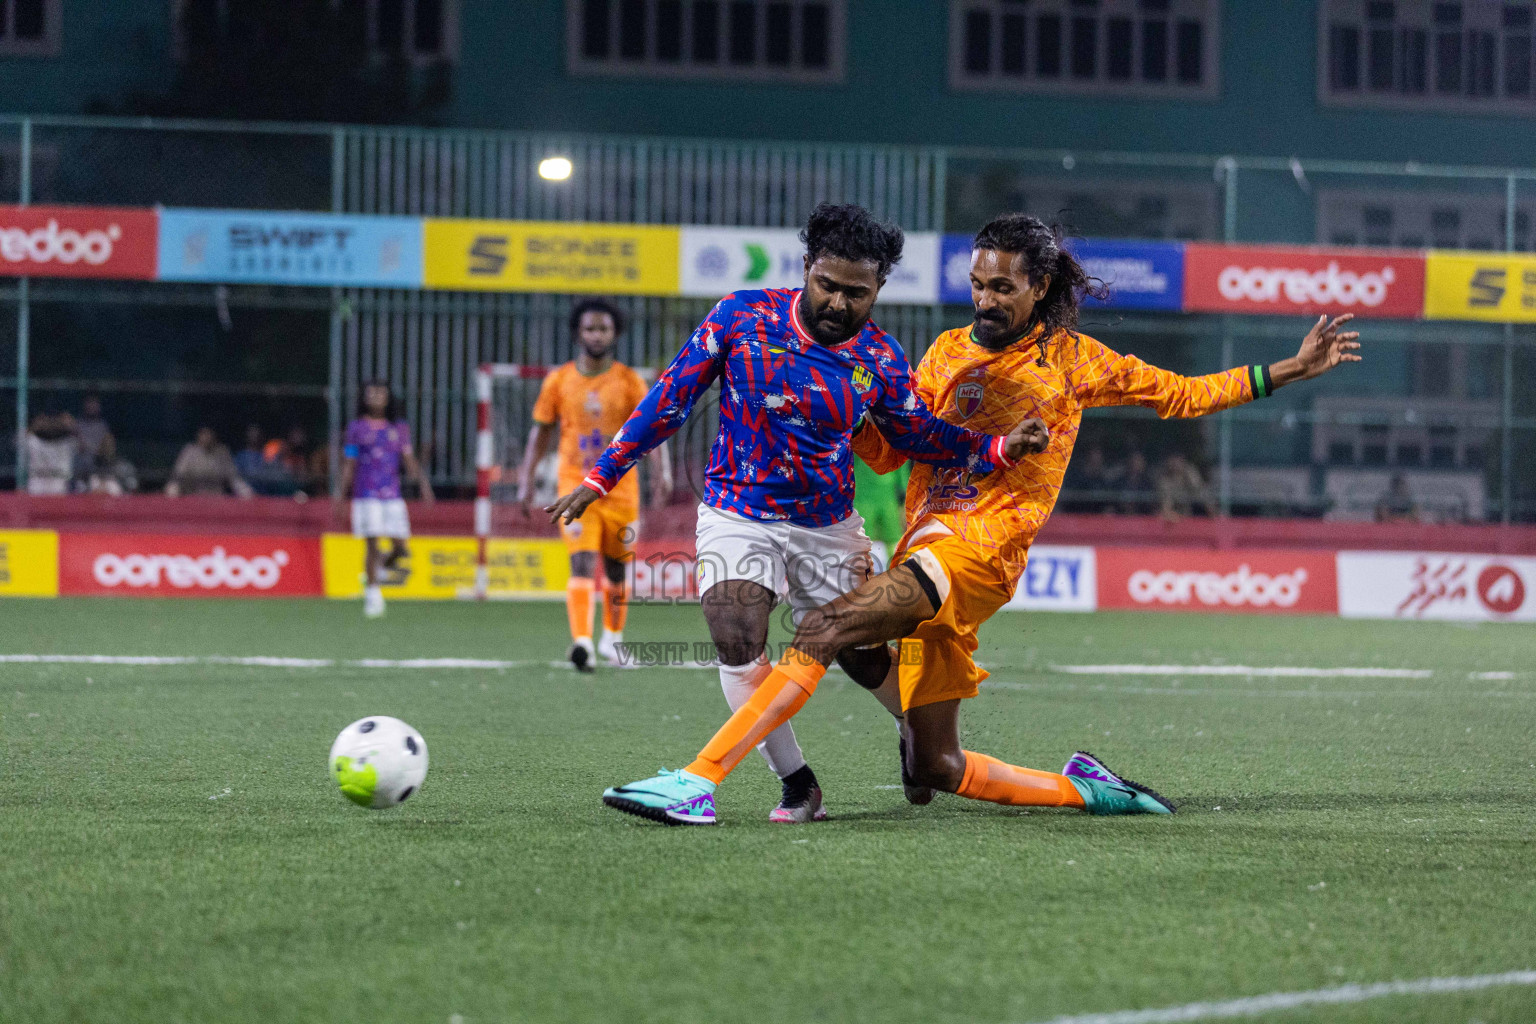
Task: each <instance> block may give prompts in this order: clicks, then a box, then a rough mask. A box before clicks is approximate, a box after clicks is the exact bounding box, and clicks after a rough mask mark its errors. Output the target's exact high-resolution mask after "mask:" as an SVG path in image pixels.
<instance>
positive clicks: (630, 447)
mask: <svg viewBox="0 0 1536 1024" xmlns="http://www.w3.org/2000/svg"><path fill="white" fill-rule="evenodd" d="M799 299H800V291H799V289H794V290H790V289H774V290H772V291H743V292H736V293H735V294H733V295H728V296H726V297H725V298H724V299H721V300H720V302H719V303H718V304H717V305H716V306H715V308H714V309H713V310H712V311H711V312H710V314H709V316H707V317H705V319H704V322H703V323H702V324H700V325H699V328H698V330H696V331H694V332H693V336H692V337H691V338H689V339H688V343H687V344H686V345H684V346H683V350H682V351H681V352H679V353H678V354H677V358H676V359H674V360H672V365H670V366H668V367H667V369H666V370H665V371H664V372H663V373H662V374H661V376H660V377H659V378H657V380H656V383H655V384H654V385H652V387H651V389H650V391H649V392H647V394H646V396H645V398H644V399H643V400H642V401H641V402H640V405H639V407H638V408H636V409H635V411H634V413H633V414H632V415H631V416H630V417H629V419H628V420H626V421H625V423H624V426H623V427H622V428H621V429H620V430H619V432H618V433H617V434H616V435H614V438H613V441H612V443H610V444H609V446H608V448H607V450H606V451H605V452H603V454H602V456H601V457H600V458H599V459H598V460H597V465H596V466H595V467H594V468H593V469H592V471H591V472H590V473H589V474H587V477H586V479H585V480H584V481H583V483H585V484H586V485H587V486H589V487H591V488H592V489H593V490H595V491H597V492H599V493H601V494H606V493H608V491H610V490H612V488H613V485H614V484H615V483H616V482H617V481H618V480H619V478H620V477H622V476H623V475H624V474H625V473H626V472H628V471H629V469H630V468H631V467H633V466H634V465H635V463H637V462H639V461H640V459H642V458H643V457H644V456H645V455H646V453H647V452H649V451H651V449H653V448H655V447H656V446H657V445H659V444H661V443H662V442H663V441H665V440H666V439H667V438H669V437H671V436H672V435H673V434H675V433H677V431H678V429H679V428H681V427H682V425H683V422H684V421H685V420H687V419H688V414H689V413H690V412H692V411H693V406H694V403H695V402H697V401H698V399H699V396H700V395H702V394H703V393H704V392H705V391H706V390H708V389H709V386H710V384H712V383H714V381H715V380H716V379H717V378H718V379H719V380H720V432H719V434H718V435H717V436H716V437H715V443H714V447H712V448H711V449H710V453H709V465H708V466H706V467H705V470H704V480H705V486H704V503H705V504H706V505H710V506H713V507H714V508H718V509H723V510H724V511H727V512H734V513H736V514H737V515H740V516H745V517H747V518H749V519H759V520H770V521H777V520H785V521H788V522H791V523H795V524H796V525H799V526H829V525H831V524H833V523H837V522H841V521H842V520H844V519H846V518H847V517H848V513H849V512H850V511H852V509H853V451H852V446H851V438H852V434H853V428H854V427H855V425H857V424H858V422H859V420H860V419H861V418H862V417H863V416H864V415H865V414H866V413H868V414H869V416H870V417H871V418H872V419H873V420H874V421H875V423H876V425H877V426H879V428H880V432H881V433H882V434H883V435H885V437H886V438H887V439H889V441H890V443H891V445H892V446H893V447H895V448H897V449H899V450H900V451H901V452H902V453H903V454H905V455H906V456H907V457H908V458H910V459H912V460H914V461H917V462H927V463H931V464H933V465H935V466H944V467H957V468H961V469H967V470H970V471H971V472H973V473H990V472H992V470H993V469H996V468H998V467H1000V466H1003V465H1007V464H1009V463H1008V460H1007V457H1006V456H1005V455H1004V454H1003V445H1002V441H1003V439H1002V438H1000V437H996V436H993V435H989V434H980V433H977V432H975V431H973V430H967V429H965V428H963V427H957V426H954V425H953V424H949V423H945V422H944V421H943V420H939V419H935V418H934V416H933V414H932V413H930V412H929V411H928V407H927V406H925V405H924V404H923V403H922V401H921V400H920V399H919V398H918V397H917V396H916V395H915V394H914V393H913V391H912V381H911V374H912V370H911V366H910V365H909V364H908V363H907V357H906V354H905V353H903V352H902V350H901V347H900V346H899V345H897V344H896V341H895V339H893V338H892V337H891V336H890V335H888V334H886V333H885V332H884V331H882V330H881V329H880V328H878V327H876V326H875V325H874V324H873V323H866V324H865V325H864V328H863V329H862V330H861V331H860V332H859V333H858V334H857V335H855V336H854V337H852V338H850V339H848V340H847V341H846V342H844V343H843V344H841V345H837V346H828V345H822V344H819V343H818V342H816V341H815V340H814V339H812V337H811V335H810V333H809V332H808V331H807V330H806V329H805V328H804V326H802V324H801V322H800V317H799V310H798V305H799Z"/></svg>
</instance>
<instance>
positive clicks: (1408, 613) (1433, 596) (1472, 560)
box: [1338, 551, 1536, 622]
mask: <svg viewBox="0 0 1536 1024" xmlns="http://www.w3.org/2000/svg"><path fill="white" fill-rule="evenodd" d="M1338 566H1339V614H1340V615H1342V616H1344V617H1345V618H1348V619H1454V620H1462V621H1468V620H1473V621H1476V620H1491V621H1520V622H1532V621H1536V558H1506V557H1504V556H1502V555H1466V554H1436V553H1432V552H1423V551H1418V552H1396V551H1340V552H1339V554H1338Z"/></svg>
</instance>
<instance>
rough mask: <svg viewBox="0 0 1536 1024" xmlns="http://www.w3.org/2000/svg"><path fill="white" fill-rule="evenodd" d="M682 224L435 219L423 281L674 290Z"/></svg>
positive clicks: (498, 287)
mask: <svg viewBox="0 0 1536 1024" xmlns="http://www.w3.org/2000/svg"><path fill="white" fill-rule="evenodd" d="M679 234H680V229H678V228H675V227H657V226H654V225H647V224H576V223H560V222H554V221H549V222H545V221H517V220H432V219H429V220H427V221H425V222H424V224H423V236H422V240H423V249H424V254H425V261H424V262H425V274H424V283H425V284H426V286H427V287H428V288H464V289H473V290H476V291H517V292H567V293H569V292H578V293H586V292H603V293H608V294H615V295H676V294H678V273H677V271H678V240H679Z"/></svg>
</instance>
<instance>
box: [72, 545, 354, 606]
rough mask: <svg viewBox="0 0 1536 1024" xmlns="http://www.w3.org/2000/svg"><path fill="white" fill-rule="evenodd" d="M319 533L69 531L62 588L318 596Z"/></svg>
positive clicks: (123, 593)
mask: <svg viewBox="0 0 1536 1024" xmlns="http://www.w3.org/2000/svg"><path fill="white" fill-rule="evenodd" d="M322 583H323V575H322V573H321V565H320V543H319V541H318V540H315V539H313V538H301V537H260V536H238V535H231V536H215V535H199V534H151V533H137V534H126V533H124V534H118V533H65V534H61V535H60V536H59V593H61V594H67V595H74V594H86V595H116V596H120V597H318V596H320V594H322V593H323V592H324V590H323V587H322Z"/></svg>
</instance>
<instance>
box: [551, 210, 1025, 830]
mask: <svg viewBox="0 0 1536 1024" xmlns="http://www.w3.org/2000/svg"><path fill="white" fill-rule="evenodd" d="M800 237H801V240H802V241H803V242H805V244H806V254H805V286H804V288H800V289H774V290H769V291H743V292H737V293H735V294H733V295H728V296H726V297H725V298H724V299H722V300H721V301H720V302H719V303H718V304H717V305H716V306H715V308H714V310H713V311H711V312H710V314H709V316H708V317H706V318H705V320H704V322H703V323H702V324H700V325H699V328H698V330H696V331H695V332H694V333H693V336H692V337H691V338H690V339H689V340H688V343H687V344H686V345H684V346H683V350H682V351H681V352H679V353H678V355H677V358H676V359H674V360H673V361H672V364H671V365H670V366H669V367H667V369H666V371H665V372H663V373H662V375H661V377H660V378H658V380H657V381H656V384H655V385H654V386H653V387H652V388H651V390H650V391H649V392H648V393H647V394H646V396H645V398H644V399H643V400H642V401H641V403H640V405H639V407H638V408H637V409H636V410H635V412H634V414H633V415H632V416H630V418H629V420H628V421H627V422H626V423H625V424H624V426H623V428H622V429H621V430H620V431H619V432H618V434H617V435H615V437H614V439H613V442H612V443H611V444H610V445H609V446H608V448H607V450H606V451H605V452H604V453H603V455H602V456H601V457H600V458H599V459H598V461H597V464H596V466H595V467H594V468H593V470H592V471H591V472H590V473H589V474H588V475H587V478H586V479H585V480H584V481H583V483H582V486H580V487H577V488H576V489H575V490H573V491H572V492H571V493H569V494H567V495H565V496H564V497H562V498H561V499H560V500H559V501H557V502H556V503H555V504H554V505H551V506H550V507H549V509H548V511H549V512H551V513H552V514H553V516H554V518H555V519H557V520H558V519H561V518H564V519H565V520H566V521H567V522H569V521H571V520H573V519H576V518H578V517H579V516H580V515H581V514H582V512H583V511H584V510H585V509H586V507H587V506H588V505H590V504H591V503H592V502H593V501H595V500H596V499H597V498H598V497H599V496H601V495H603V494H606V493H607V492H608V491H610V490H611V489H612V488H613V486H614V484H615V483H616V482H617V481H618V480H619V478H620V477H621V476H623V475H624V473H626V472H627V471H628V470H629V469H631V468H632V467H633V466H634V465H635V463H637V462H638V461H639V460H640V459H641V458H642V457H644V455H645V454H646V453H647V452H648V451H650V450H651V449H653V448H655V447H656V446H657V445H659V444H661V443H662V442H663V441H665V440H666V439H667V438H668V437H670V436H671V435H672V434H674V433H676V432H677V430H678V429H679V428H680V427H681V426H682V425H683V422H684V421H685V420H687V418H688V414H689V412H690V411H691V410H692V409H693V406H694V403H695V402H697V401H698V399H699V396H700V395H702V394H703V393H704V392H705V391H706V390H707V389H708V388H709V386H710V385H711V384H713V383H714V382H715V381H716V380H717V379H718V380H719V381H720V432H719V434H718V435H717V436H716V438H715V443H714V447H713V448H712V449H711V451H710V457H709V464H708V466H707V468H706V469H705V488H704V497H703V501H702V502H701V503H700V505H699V521H698V533H697V558H698V578H699V579H698V583H699V594H700V595H701V596H700V604H701V606H702V608H703V611H704V619H705V621H706V622H707V623H708V625H709V632H710V637H711V638H712V639H713V640H714V643H715V649H716V652H717V654H718V656H719V658H720V663H721V668H720V683H721V687H722V688H723V689H724V690H725V695H726V699H727V701H728V702H729V703H730V705H731V709H732V710H733V711H734V710H736V709H737V708H739V707H741V706H742V705H743V704H745V703H746V702H747V701H748V700H749V699H750V698H751V696H752V694H753V692H754V691H755V690H756V689H757V687H758V685H759V684H760V683H761V682H762V681H763V679H764V678H766V677H767V675H768V673H769V671H770V669H771V666H770V665H769V663H768V661H767V659H766V658H765V657H764V646H765V644H766V642H767V638H768V625H769V615H770V612H771V611H772V609H773V607H774V606H775V605H776V604H777V603H778V602H779V601H780V600H784V599H786V598H787V600H788V603H789V605H790V607H791V609H792V611H793V614H794V618H795V620H796V621H797V622H798V621H799V618H800V616H801V615H803V614H804V613H806V612H808V611H810V610H812V609H814V608H817V607H819V606H820V605H821V604H823V603H825V602H826V601H828V600H831V599H833V598H835V597H838V596H841V595H842V594H844V593H846V592H848V591H849V590H852V589H853V588H854V587H856V586H858V585H859V584H860V583H862V582H864V580H865V579H866V578H868V576H869V575H870V555H869V552H870V543H869V538H868V537H866V536H865V535H864V529H863V520H862V519H860V518H859V515H858V513H857V512H855V511H853V505H852V499H853V468H852V459H853V455H852V448H851V438H852V434H853V430H854V427H855V426H856V425H857V424H858V423H859V421H860V420H861V419H862V418H863V417H864V416H865V415H868V416H869V417H870V418H871V419H873V420H874V422H875V423H876V424H877V425H878V426H879V428H880V431H881V433H882V434H884V435H885V436H886V437H887V438H888V439H889V440H890V443H891V444H892V446H893V447H895V448H898V449H900V450H901V451H902V452H903V453H904V454H905V455H906V456H907V457H908V458H909V459H912V460H914V461H917V462H928V463H933V464H935V465H940V466H947V467H958V468H961V469H965V470H968V471H970V472H972V473H977V474H982V473H989V472H991V471H992V470H993V469H995V468H998V467H1002V466H1008V465H1012V464H1013V462H1014V461H1015V460H1016V459H1018V458H1020V457H1021V456H1022V455H1023V454H1024V453H1025V452H1026V451H1027V450H1029V444H1030V442H1029V439H1028V438H1027V437H1026V435H1025V433H1024V432H1023V431H1022V429H1021V430H1015V431H1014V432H1013V433H1011V434H1009V435H1008V436H1007V437H1006V438H1004V437H999V436H994V435H986V434H978V433H976V432H974V431H971V430H966V429H964V428H962V427H956V426H953V425H951V424H948V423H945V422H943V421H942V420H938V419H935V418H934V416H933V415H932V414H931V413H930V412H929V410H928V408H927V407H926V406H925V405H924V404H923V403H922V402H921V401H920V400H919V399H918V398H917V396H916V395H915V394H914V393H913V391H912V385H911V379H910V377H911V368H910V366H909V365H908V363H907V358H906V355H905V354H904V353H903V352H902V349H901V346H900V345H898V344H897V343H896V341H895V339H893V338H891V337H890V335H888V334H886V333H885V332H884V331H882V330H880V328H879V327H877V326H875V325H874V324H873V323H871V322H870V320H869V316H870V312H871V310H872V308H873V307H874V303H875V299H876V298H877V297H878V295H879V293H880V286H881V285H883V284H884V283H885V279H886V276H887V275H888V274H889V273H890V270H891V267H892V266H894V265H895V264H896V263H897V261H899V260H900V259H901V249H902V244H903V237H902V233H901V230H900V229H899V228H896V227H892V226H888V225H883V224H880V223H878V222H877V221H875V219H874V218H873V217H871V216H870V214H869V212H868V211H866V210H863V209H861V208H859V207H857V206H831V205H827V204H823V205H821V206H818V207H817V208H816V210H815V212H814V213H812V214H811V219H810V222H809V223H808V224H807V225H806V228H805V231H804V232H802V233H801V236H800ZM838 661H839V663H840V664H841V665H842V666H843V668H844V669H845V670H846V671H847V672H848V673H849V675H851V676H852V677H853V678H854V679H855V680H857V681H858V682H859V683H860V684H861V685H863V686H865V687H867V688H869V689H871V690H873V691H874V692H875V695H876V697H878V698H879V699H880V701H881V703H882V704H884V705H885V707H886V708H887V709H889V710H891V711H892V713H893V714H896V715H898V717H899V714H900V711H901V707H900V694H899V692H898V688H897V686H896V685H895V679H894V676H895V673H891V672H889V671H888V670H889V668H890V655H889V651H888V650H887V648H886V647H885V646H884V645H883V644H882V645H879V646H878V647H874V648H867V649H863V650H850V651H845V652H843V654H841V655H839V657H838ZM888 677H889V678H888ZM758 749H759V750H760V751H761V752H762V754H763V756H764V757H765V758H766V759H767V760H768V763H769V766H770V767H771V768H773V770H774V771H775V773H776V774H778V776H779V778H780V779H781V780H782V782H783V799H782V800H781V802H780V804H779V806H778V807H777V808H775V809H774V812H773V814H772V815H771V816H770V817H771V820H774V821H784V822H803V821H815V820H820V819H821V818H823V817H825V812H824V811H823V809H822V806H821V802H822V798H821V789H820V787H819V786H818V785H817V783H816V776H815V774H814V773H813V772H812V771H811V769H810V767H809V765H807V764H806V763H805V756H804V754H803V753H802V752H801V750H800V747H799V745H798V744H797V743H796V741H795V737H794V733H793V732H792V731H790V730H787V729H778V730H775V731H774V732H772V733H770V734H769V735H768V736H767V738H766V739H765V740H764V741H763V743H762V744H761V745H760V746H759V748H758Z"/></svg>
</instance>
